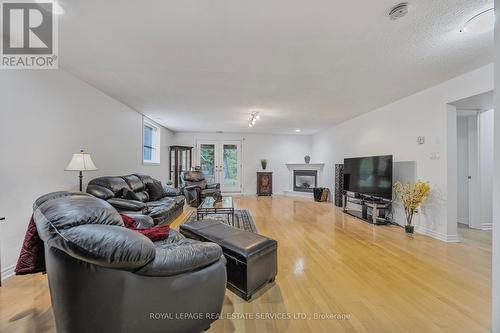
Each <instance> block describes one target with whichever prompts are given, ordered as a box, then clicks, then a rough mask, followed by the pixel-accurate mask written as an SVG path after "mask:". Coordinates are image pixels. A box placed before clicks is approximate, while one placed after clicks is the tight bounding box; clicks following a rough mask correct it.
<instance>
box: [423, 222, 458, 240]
mask: <svg viewBox="0 0 500 333" xmlns="http://www.w3.org/2000/svg"><path fill="white" fill-rule="evenodd" d="M415 231H416V232H418V233H419V234H422V235H426V236H429V237H432V238H435V239H438V240H440V241H443V242H447V243H460V237H458V235H446V234H443V233H441V232H437V231H435V230H432V229H429V228H426V227H423V226H419V225H417V226H415Z"/></svg>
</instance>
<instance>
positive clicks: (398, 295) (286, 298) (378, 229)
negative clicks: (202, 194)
mask: <svg viewBox="0 0 500 333" xmlns="http://www.w3.org/2000/svg"><path fill="white" fill-rule="evenodd" d="M235 201H236V204H237V206H238V207H239V208H247V209H249V210H250V211H251V213H252V216H253V217H254V219H255V221H256V224H257V227H258V229H259V233H261V234H264V235H267V236H269V237H272V238H275V239H276V240H278V242H279V245H278V248H279V249H278V260H279V270H278V276H277V278H276V282H275V283H274V284H272V285H268V286H267V287H266V288H265V289H264V290H261V291H260V292H259V293H258V294H257V295H255V296H254V298H253V299H252V301H250V302H248V303H247V302H244V301H243V300H241V299H240V298H238V297H237V296H236V295H234V294H233V293H231V292H230V291H227V292H226V297H225V302H224V308H223V319H221V320H218V321H217V322H215V323H214V324H213V325H212V327H211V329H210V330H209V332H313V331H314V332H384V333H386V332H424V333H429V332H454V333H456V332H467V333H471V332H489V331H490V317H491V304H490V295H491V287H490V286H491V246H488V244H485V243H484V242H481V239H480V237H475V238H474V240H473V241H464V242H462V243H444V242H441V241H438V240H434V239H432V238H429V237H425V236H421V235H416V236H415V237H414V238H410V237H407V236H406V235H405V234H404V231H403V229H401V228H399V227H395V226H372V225H370V224H367V223H365V222H362V221H359V220H357V219H355V218H352V217H350V216H347V215H344V214H343V213H342V212H341V211H340V210H338V209H336V208H334V207H333V205H332V204H331V203H315V202H312V201H310V200H306V199H299V198H292V197H275V198H269V197H258V198H257V197H236V198H235ZM185 215H186V213H184V214H183V216H181V217H179V218H178V219H177V220H176V221H175V222H174V223H173V224H172V226H174V227H176V226H178V225H179V224H180V223H181V221H182V220H183V218H184V216H185ZM315 314H316V315H318V314H321V315H323V316H328V315H330V316H333V315H334V314H337V318H326V319H325V318H322V319H316V320H315V319H314V318H315ZM342 314H343V315H344V316H343V317H342ZM288 315H289V316H292V318H291V319H287V320H277V319H276V320H275V319H273V318H272V317H274V318H284V317H286V316H288ZM245 316H246V317H247V318H248V317H249V316H253V317H254V318H258V319H257V320H244V319H243V318H244V317H245ZM266 316H268V317H267V319H266ZM304 316H305V317H306V318H307V319H304ZM262 318H264V319H262ZM54 331H55V330H54V324H53V316H52V312H51V309H50V297H49V294H48V288H47V280H46V277H45V276H43V275H40V274H37V275H33V276H18V277H13V278H10V279H8V280H7V281H5V283H4V285H3V286H2V287H1V288H0V332H54Z"/></svg>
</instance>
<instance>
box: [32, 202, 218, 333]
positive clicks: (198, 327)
mask: <svg viewBox="0 0 500 333" xmlns="http://www.w3.org/2000/svg"><path fill="white" fill-rule="evenodd" d="M33 209H34V215H33V216H34V221H35V223H36V227H37V230H38V233H39V235H40V238H41V239H42V240H43V241H44V244H45V260H46V265H47V274H48V280H49V287H50V295H51V299H52V307H53V311H54V317H55V321H56V328H57V331H58V332H60V333H61V332H71V333H87V332H110V333H114V332H123V333H136V332H149V333H154V332H158V333H160V332H161V333H165V332H176V333H177V332H186V333H187V332H201V331H202V330H204V329H206V328H208V327H209V326H210V324H211V323H212V322H214V321H215V320H216V319H217V318H218V315H219V314H220V311H221V309H222V304H223V300H224V293H225V287H226V268H225V259H224V257H223V256H222V250H221V248H220V246H219V245H217V244H214V243H202V242H198V241H195V240H191V239H187V238H184V236H182V235H181V234H180V233H178V232H176V231H175V230H170V234H169V237H168V238H167V239H166V240H163V241H158V242H152V241H151V240H149V239H148V238H146V237H145V236H143V235H141V234H140V233H138V232H136V231H132V230H129V229H127V228H125V227H124V224H123V221H122V219H121V216H120V215H119V214H118V212H117V211H116V210H115V209H114V208H113V207H112V206H111V205H110V204H109V203H107V202H106V201H104V200H100V199H97V198H95V197H93V196H91V195H89V194H84V193H80V192H74V193H71V192H56V193H50V194H47V195H44V196H42V197H40V198H39V199H38V200H36V202H35V204H34V206H33ZM138 220H139V221H140V222H139V223H138V224H139V225H138V227H139V228H148V227H149V226H152V225H153V221H152V218H151V217H149V216H145V215H142V216H140V218H139V219H138Z"/></svg>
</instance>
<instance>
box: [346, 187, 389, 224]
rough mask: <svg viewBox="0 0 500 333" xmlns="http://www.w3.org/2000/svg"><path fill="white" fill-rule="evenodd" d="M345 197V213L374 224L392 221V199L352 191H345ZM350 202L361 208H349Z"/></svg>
mask: <svg viewBox="0 0 500 333" xmlns="http://www.w3.org/2000/svg"><path fill="white" fill-rule="evenodd" d="M343 199H344V200H343V210H344V213H346V214H349V215H351V216H354V217H357V218H358V219H360V220H363V221H366V222H368V223H372V224H388V223H391V220H390V219H389V213H390V211H391V204H392V202H391V201H388V200H385V199H381V198H377V197H371V196H367V195H363V194H360V193H351V192H344V194H343ZM348 203H350V204H354V205H356V206H358V207H359V209H348V207H347V206H348Z"/></svg>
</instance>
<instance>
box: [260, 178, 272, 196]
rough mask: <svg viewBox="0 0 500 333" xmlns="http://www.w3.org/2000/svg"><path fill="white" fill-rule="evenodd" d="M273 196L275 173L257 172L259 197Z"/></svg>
mask: <svg viewBox="0 0 500 333" xmlns="http://www.w3.org/2000/svg"><path fill="white" fill-rule="evenodd" d="M272 194H273V173H272V172H257V195H272Z"/></svg>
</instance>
